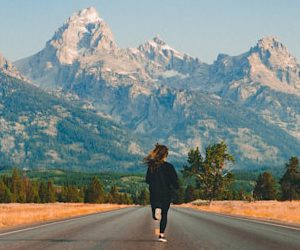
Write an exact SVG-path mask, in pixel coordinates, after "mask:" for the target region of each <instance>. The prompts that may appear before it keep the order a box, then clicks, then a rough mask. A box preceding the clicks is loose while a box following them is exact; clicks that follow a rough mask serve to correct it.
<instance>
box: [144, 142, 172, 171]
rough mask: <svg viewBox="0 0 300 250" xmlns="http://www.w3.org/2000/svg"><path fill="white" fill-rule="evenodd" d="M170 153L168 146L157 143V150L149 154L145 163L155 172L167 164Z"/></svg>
mask: <svg viewBox="0 0 300 250" xmlns="http://www.w3.org/2000/svg"><path fill="white" fill-rule="evenodd" d="M168 151H169V149H168V148H167V146H165V145H161V144H158V143H156V145H155V148H154V149H153V150H151V151H150V152H149V154H148V155H147V156H146V157H145V158H144V160H143V162H144V163H145V164H146V165H147V166H148V168H149V169H150V171H151V172H153V171H154V170H155V169H157V168H159V167H160V166H161V165H162V164H163V163H164V162H165V159H166V158H167V156H168Z"/></svg>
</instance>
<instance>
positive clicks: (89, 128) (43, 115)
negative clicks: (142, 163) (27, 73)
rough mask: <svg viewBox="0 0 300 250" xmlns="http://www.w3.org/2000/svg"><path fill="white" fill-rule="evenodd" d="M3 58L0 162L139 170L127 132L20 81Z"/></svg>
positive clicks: (135, 150) (137, 156)
mask: <svg viewBox="0 0 300 250" xmlns="http://www.w3.org/2000/svg"><path fill="white" fill-rule="evenodd" d="M1 60H2V61H3V60H5V59H3V58H2V59H1ZM5 62H6V63H5V64H4V67H2V66H1V68H0V114H1V115H0V128H1V129H0V161H1V166H5V165H7V166H12V165H17V166H19V167H26V168H37V167H38V168H50V167H55V168H67V169H84V170H88V171H98V170H114V169H118V170H121V169H122V171H130V169H137V167H138V165H137V164H133V162H135V163H136V162H139V160H140V158H141V156H140V154H141V153H140V152H139V151H138V150H139V146H138V142H137V140H136V139H135V138H134V137H133V136H131V135H130V133H129V131H127V130H126V129H124V128H122V127H120V126H119V125H118V124H116V123H114V122H112V121H111V120H109V119H107V118H104V117H103V116H101V114H99V113H97V112H95V111H93V110H92V109H91V108H88V107H85V108H82V106H83V104H86V103H82V102H78V103H77V104H76V105H74V101H73V104H70V102H68V101H65V100H64V99H65V98H62V97H61V98H57V97H55V96H54V95H51V94H49V93H46V92H45V91H43V90H41V89H39V88H37V87H36V86H34V85H32V84H29V83H27V82H25V81H23V80H22V79H23V77H22V76H21V75H20V73H18V72H16V70H15V68H13V67H11V66H9V65H11V64H10V63H9V62H7V60H5ZM15 75H16V76H18V78H15V77H13V76H15Z"/></svg>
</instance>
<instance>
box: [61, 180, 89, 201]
mask: <svg viewBox="0 0 300 250" xmlns="http://www.w3.org/2000/svg"><path fill="white" fill-rule="evenodd" d="M83 197H84V191H83V188H80V189H78V188H77V187H76V186H74V185H69V184H66V183H65V184H64V186H63V187H62V190H61V193H60V201H62V202H83Z"/></svg>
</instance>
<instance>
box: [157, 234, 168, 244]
mask: <svg viewBox="0 0 300 250" xmlns="http://www.w3.org/2000/svg"><path fill="white" fill-rule="evenodd" d="M158 241H160V242H167V239H166V237H165V236H161V235H159V236H158Z"/></svg>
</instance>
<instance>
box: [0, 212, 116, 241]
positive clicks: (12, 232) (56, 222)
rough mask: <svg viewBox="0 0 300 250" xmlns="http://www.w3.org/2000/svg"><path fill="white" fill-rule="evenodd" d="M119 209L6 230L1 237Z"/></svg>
mask: <svg viewBox="0 0 300 250" xmlns="http://www.w3.org/2000/svg"><path fill="white" fill-rule="evenodd" d="M118 210H120V209H114V210H108V211H103V212H99V213H93V214H87V215H83V216H81V217H78V218H72V219H65V220H63V221H55V222H50V223H47V224H43V225H39V226H35V227H27V228H24V229H19V230H15V231H9V232H6V233H1V234H0V237H1V236H5V235H10V234H14V233H19V232H25V231H29V230H33V229H37V228H42V227H47V226H51V225H56V224H61V223H65V222H69V221H75V220H80V219H82V218H83V217H88V216H92V215H96V214H101V213H105V212H113V211H118Z"/></svg>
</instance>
